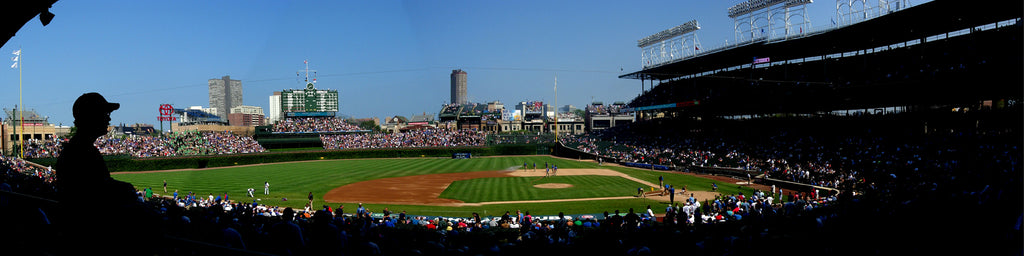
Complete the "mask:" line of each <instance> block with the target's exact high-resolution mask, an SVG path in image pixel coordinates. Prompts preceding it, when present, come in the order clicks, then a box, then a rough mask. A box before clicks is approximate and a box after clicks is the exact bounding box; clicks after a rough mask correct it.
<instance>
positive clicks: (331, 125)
mask: <svg viewBox="0 0 1024 256" xmlns="http://www.w3.org/2000/svg"><path fill="white" fill-rule="evenodd" d="M358 130H362V129H360V128H359V126H357V125H353V124H350V123H347V122H345V120H341V119H338V118H335V117H289V118H285V119H284V120H281V121H280V122H277V123H276V124H274V132H314V133H319V132H345V131H358Z"/></svg>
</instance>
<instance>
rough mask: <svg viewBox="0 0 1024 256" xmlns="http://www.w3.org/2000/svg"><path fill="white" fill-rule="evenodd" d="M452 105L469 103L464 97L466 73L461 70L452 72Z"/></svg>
mask: <svg viewBox="0 0 1024 256" xmlns="http://www.w3.org/2000/svg"><path fill="white" fill-rule="evenodd" d="M452 103H453V104H466V103H469V99H468V98H467V96H466V71H462V70H461V69H456V70H452Z"/></svg>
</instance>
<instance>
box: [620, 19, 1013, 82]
mask: <svg viewBox="0 0 1024 256" xmlns="http://www.w3.org/2000/svg"><path fill="white" fill-rule="evenodd" d="M1022 12H1024V2H1022V1H993V2H984V3H969V2H963V1H952V0H935V1H932V2H928V3H924V4H920V5H917V6H914V7H910V8H907V9H905V10H902V11H898V12H894V13H892V14H889V15H884V16H880V17H877V18H874V19H870V20H866V21H863V22H860V23H856V24H852V25H848V26H843V27H839V28H835V29H830V30H825V31H821V32H816V33H809V34H808V35H806V36H804V37H800V38H796V39H789V40H784V41H774V42H769V41H766V40H761V41H754V42H748V43H746V44H743V45H738V46H734V47H732V48H727V49H718V50H714V49H712V50H710V52H709V53H705V54H703V55H698V56H696V57H693V58H689V59H685V60H679V61H676V62H670V63H667V64H663V65H660V66H656V67H652V68H648V69H645V70H641V71H637V72H633V73H629V74H625V75H621V76H619V78H626V79H645V80H666V79H672V78H676V77H681V76H686V75H690V74H697V73H701V72H706V71H713V70H718V69H723V68H729V67H734V66H738V65H744V64H750V63H752V60H753V58H755V57H760V58H763V57H770V58H771V59H773V60H789V59H798V58H804V57H814V56H824V55H828V54H833V53H843V52H850V51H856V50H863V49H867V48H874V47H879V46H886V45H892V44H897V43H901V42H906V41H910V40H914V39H922V38H927V37H929V36H933V35H938V34H942V33H946V32H951V31H957V30H961V29H967V28H972V27H976V26H979V25H985V24H989V23H994V22H999V21H1005V20H1010V19H1014V18H1020V17H1021V13H1022Z"/></svg>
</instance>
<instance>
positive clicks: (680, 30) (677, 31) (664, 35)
mask: <svg viewBox="0 0 1024 256" xmlns="http://www.w3.org/2000/svg"><path fill="white" fill-rule="evenodd" d="M699 29H700V24H697V20H690V21H687V22H686V23H683V24H682V25H679V26H675V27H673V28H670V29H666V30H664V31H661V32H658V33H657V34H654V35H650V36H648V37H644V38H642V39H640V40H637V43H636V45H637V46H639V47H640V48H644V47H647V46H650V45H653V44H656V43H660V42H662V41H665V40H666V39H669V38H673V37H676V36H680V35H683V34H686V33H690V32H694V31H697V30H699Z"/></svg>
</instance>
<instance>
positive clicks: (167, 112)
mask: <svg viewBox="0 0 1024 256" xmlns="http://www.w3.org/2000/svg"><path fill="white" fill-rule="evenodd" d="M171 114H174V107H172V106H171V104H161V105H160V115H161V116H171Z"/></svg>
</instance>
